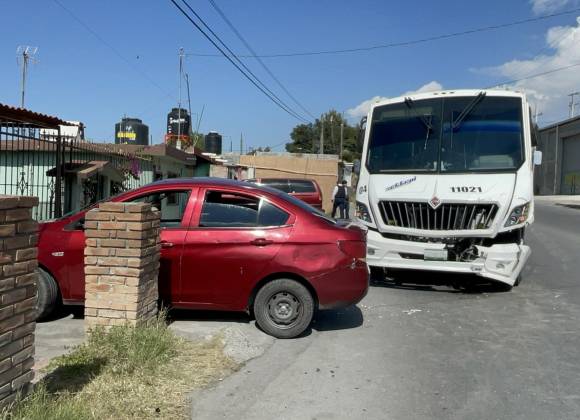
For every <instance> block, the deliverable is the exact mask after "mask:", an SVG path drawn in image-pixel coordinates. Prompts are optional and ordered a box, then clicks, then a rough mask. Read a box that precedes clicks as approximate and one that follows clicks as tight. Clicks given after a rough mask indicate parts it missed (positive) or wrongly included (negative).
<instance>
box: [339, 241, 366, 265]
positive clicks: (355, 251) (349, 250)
mask: <svg viewBox="0 0 580 420" xmlns="http://www.w3.org/2000/svg"><path fill="white" fill-rule="evenodd" d="M338 248H339V249H340V250H341V251H342V252H343V253H345V254H346V255H348V256H349V257H352V258H356V259H357V260H361V261H366V257H367V244H366V243H365V242H361V241H338Z"/></svg>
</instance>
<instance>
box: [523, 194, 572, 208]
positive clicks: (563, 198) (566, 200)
mask: <svg viewBox="0 0 580 420" xmlns="http://www.w3.org/2000/svg"><path fill="white" fill-rule="evenodd" d="M534 200H536V201H538V202H540V203H541V202H544V203H555V204H558V205H560V206H566V207H574V208H580V195H537V196H535V197H534Z"/></svg>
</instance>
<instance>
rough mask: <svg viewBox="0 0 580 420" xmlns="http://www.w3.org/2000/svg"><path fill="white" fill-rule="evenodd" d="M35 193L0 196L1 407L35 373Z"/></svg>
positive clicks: (36, 203) (36, 226) (27, 384)
mask: <svg viewBox="0 0 580 420" xmlns="http://www.w3.org/2000/svg"><path fill="white" fill-rule="evenodd" d="M36 205H38V199H37V198H36V197H14V196H4V195H2V196H0V292H1V293H0V409H1V408H2V407H3V406H6V405H7V404H9V403H11V402H12V401H13V400H14V399H15V397H16V395H17V393H18V392H19V391H21V392H22V393H23V394H26V393H27V391H28V389H29V385H30V381H31V380H32V378H33V376H34V373H33V371H32V366H33V365H34V359H33V355H34V330H35V327H36V322H35V320H36V282H37V277H38V274H37V272H36V268H37V266H38V262H37V253H38V252H37V248H36V244H37V242H38V235H37V231H38V223H37V222H36V221H34V220H32V212H31V210H32V207H34V206H36Z"/></svg>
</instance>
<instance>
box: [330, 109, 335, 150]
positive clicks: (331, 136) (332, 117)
mask: <svg viewBox="0 0 580 420" xmlns="http://www.w3.org/2000/svg"><path fill="white" fill-rule="evenodd" d="M333 122H334V115H332V114H330V144H331V146H330V147H332V148H333V149H334V148H335V147H336V143H335V142H334V124H333ZM335 150H336V149H335Z"/></svg>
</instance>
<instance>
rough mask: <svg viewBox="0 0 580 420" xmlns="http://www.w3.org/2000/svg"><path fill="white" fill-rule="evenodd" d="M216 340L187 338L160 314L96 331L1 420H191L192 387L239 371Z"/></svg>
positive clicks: (54, 365)
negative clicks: (146, 322) (139, 323)
mask: <svg viewBox="0 0 580 420" xmlns="http://www.w3.org/2000/svg"><path fill="white" fill-rule="evenodd" d="M236 367H237V366H236V364H235V363H234V362H233V361H232V360H231V359H229V358H228V357H227V356H225V355H224V353H223V343H222V340H221V338H219V337H218V338H213V339H211V340H208V341H203V342H195V343H193V342H189V341H187V340H185V339H183V338H181V337H178V336H176V335H175V334H174V333H173V332H172V331H171V330H169V329H168V328H167V326H166V324H165V322H164V319H162V318H161V319H159V320H158V322H157V323H154V324H153V325H151V326H148V327H140V328H131V327H117V328H114V329H113V330H111V331H110V332H109V333H105V332H104V331H98V330H97V331H94V332H93V334H91V337H90V339H89V340H88V341H87V343H85V344H83V345H81V346H79V347H77V348H75V349H74V350H73V351H72V352H71V353H70V354H67V355H65V356H62V357H60V358H57V359H55V360H54V361H53V362H52V363H51V364H50V366H49V369H50V373H49V374H48V375H47V376H46V377H45V378H44V379H43V380H42V381H41V382H40V383H39V384H38V385H37V387H36V389H35V391H34V392H33V393H32V394H31V395H30V396H28V397H27V398H25V399H24V400H21V401H20V402H19V403H17V404H16V405H14V406H12V407H10V410H9V411H4V412H2V413H0V418H2V419H11V420H12V419H13V420H18V419H27V420H36V419H43V420H51V419H55V420H56V419H63V420H67V419H71V420H73V419H74V420H77V419H79V420H80V419H131V418H134V419H137V418H138V419H149V418H155V419H160V418H161V419H178V418H189V416H190V413H189V412H188V409H187V408H188V406H189V402H188V401H187V397H188V395H189V393H190V391H192V390H194V389H196V388H201V387H204V386H207V385H208V384H210V383H212V382H213V381H216V380H218V379H220V378H223V377H225V376H227V375H228V374H230V373H231V372H232V371H234V370H235V369H236Z"/></svg>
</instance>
